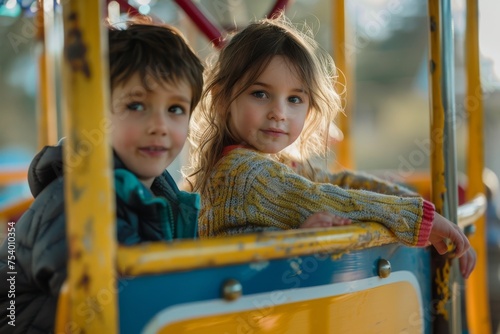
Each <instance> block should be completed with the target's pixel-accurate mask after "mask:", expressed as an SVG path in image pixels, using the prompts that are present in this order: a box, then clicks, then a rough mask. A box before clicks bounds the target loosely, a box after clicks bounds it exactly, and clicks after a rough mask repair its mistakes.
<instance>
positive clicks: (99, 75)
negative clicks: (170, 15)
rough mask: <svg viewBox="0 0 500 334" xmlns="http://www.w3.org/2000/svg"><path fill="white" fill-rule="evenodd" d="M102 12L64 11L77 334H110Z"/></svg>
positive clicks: (110, 221) (86, 7)
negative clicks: (78, 333) (79, 333)
mask: <svg viewBox="0 0 500 334" xmlns="http://www.w3.org/2000/svg"><path fill="white" fill-rule="evenodd" d="M103 9H104V1H99V0H89V1H79V0H68V1H65V2H64V4H63V20H64V61H63V87H64V89H65V91H64V94H63V97H64V100H63V102H64V103H63V105H64V114H65V116H66V117H65V121H66V122H65V124H64V125H65V128H64V133H65V136H66V140H65V142H64V177H65V184H64V185H65V205H66V217H67V225H68V228H67V238H68V247H69V264H68V288H69V292H68V293H69V301H70V324H71V326H72V328H73V331H75V332H81V333H110V334H113V333H117V332H118V329H117V310H116V307H117V306H116V294H115V290H114V289H113V286H114V284H115V275H114V268H115V252H116V237H115V236H116V232H115V228H116V227H115V208H114V199H115V197H114V194H113V192H112V179H111V149H110V146H109V144H108V143H109V141H108V138H107V136H108V134H107V127H106V125H107V118H106V111H107V110H108V108H109V105H110V103H109V74H108V68H107V67H108V63H107V57H106V56H104V55H105V54H106V48H107V33H106V32H105V28H104V25H103V23H102V22H103V20H102V10H103Z"/></svg>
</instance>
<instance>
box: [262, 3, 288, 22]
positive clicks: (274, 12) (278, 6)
mask: <svg viewBox="0 0 500 334" xmlns="http://www.w3.org/2000/svg"><path fill="white" fill-rule="evenodd" d="M287 4H288V0H276V3H275V4H274V7H273V8H272V9H271V11H270V12H269V14H267V18H268V19H274V18H275V17H276V16H278V15H279V14H280V13H281V12H284V11H285V7H286V5H287Z"/></svg>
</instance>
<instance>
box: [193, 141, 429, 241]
mask: <svg viewBox="0 0 500 334" xmlns="http://www.w3.org/2000/svg"><path fill="white" fill-rule="evenodd" d="M322 177H324V176H322ZM359 179H360V180H361V182H358V184H357V185H358V186H365V187H366V188H368V189H374V188H375V189H381V190H383V191H384V192H393V193H398V195H400V196H394V195H385V194H379V193H375V192H371V191H366V190H355V189H345V188H342V187H340V186H339V185H341V186H343V187H349V186H352V185H356V182H354V180H356V177H355V174H353V173H343V174H342V173H341V174H338V175H332V176H331V177H330V178H329V181H331V182H335V183H338V184H339V185H336V184H332V183H317V182H313V181H311V180H309V179H307V178H305V177H302V176H300V175H298V174H297V173H296V172H294V171H293V170H292V169H291V168H290V167H288V166H287V165H285V164H283V163H280V162H277V161H275V160H272V159H270V158H269V157H268V155H266V154H263V153H260V152H257V151H253V150H250V149H246V148H235V149H232V150H230V151H229V152H228V153H227V154H226V155H225V156H223V157H222V158H221V159H220V160H219V162H218V163H217V165H216V167H215V169H214V170H213V172H212V174H211V177H210V179H209V181H208V186H207V188H206V191H205V193H203V194H202V196H201V197H202V208H201V211H200V218H199V225H198V226H199V228H198V229H199V235H200V238H208V237H214V236H223V235H232V234H240V233H248V232H257V231H263V230H286V229H292V228H298V227H299V226H300V225H301V224H302V223H303V222H304V221H305V220H306V219H307V218H308V217H309V216H310V215H311V214H313V213H317V212H323V211H329V212H332V213H334V214H336V215H338V216H341V217H347V218H350V219H351V220H353V222H370V221H373V222H379V223H381V224H383V225H384V226H386V227H387V228H388V229H389V230H391V231H392V232H393V233H394V234H395V235H396V237H398V239H399V240H400V241H401V242H402V243H404V244H406V245H409V246H422V245H425V243H426V241H427V239H428V238H429V234H430V230H431V227H432V220H433V218H434V206H433V205H432V203H430V202H428V201H425V200H424V199H422V198H420V197H401V195H406V196H408V195H412V194H411V193H409V192H408V191H407V190H405V189H403V188H398V187H397V186H395V185H391V184H388V183H384V182H382V181H379V180H376V181H374V182H370V178H369V177H367V176H362V177H360V178H359Z"/></svg>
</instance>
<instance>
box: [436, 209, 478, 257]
mask: <svg viewBox="0 0 500 334" xmlns="http://www.w3.org/2000/svg"><path fill="white" fill-rule="evenodd" d="M446 239H450V240H451V242H452V243H453V244H454V245H455V250H454V252H455V256H456V257H461V256H462V255H463V254H464V253H465V252H466V251H467V250H468V249H469V248H470V243H469V240H468V239H467V237H466V236H465V234H464V233H463V232H462V230H460V227H458V225H456V224H453V223H452V222H451V221H449V220H448V219H446V218H444V217H443V216H441V215H440V214H439V213H437V212H435V213H434V220H433V222H432V229H431V234H430V236H429V242H430V243H431V244H432V245H433V246H434V248H436V250H437V251H438V253H439V254H441V255H443V254H445V253H447V252H448V244H447V243H446Z"/></svg>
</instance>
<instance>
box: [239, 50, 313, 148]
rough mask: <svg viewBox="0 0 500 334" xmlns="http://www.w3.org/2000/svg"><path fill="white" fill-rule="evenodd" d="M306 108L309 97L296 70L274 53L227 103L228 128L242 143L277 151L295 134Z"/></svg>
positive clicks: (294, 136)
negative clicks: (236, 95)
mask: <svg viewBox="0 0 500 334" xmlns="http://www.w3.org/2000/svg"><path fill="white" fill-rule="evenodd" d="M237 88H238V87H235V89H233V91H235V90H236V89H237ZM308 110H309V96H308V94H307V93H306V89H305V87H304V84H303V82H302V81H301V80H300V79H299V76H298V75H297V71H296V69H295V68H294V66H293V65H291V64H290V62H289V61H288V60H287V59H286V58H284V57H282V56H275V57H274V58H273V59H272V60H271V62H270V63H269V65H268V66H267V67H266V68H265V69H264V71H263V72H262V73H261V75H260V76H259V77H258V78H257V79H256V80H255V82H252V83H251V85H250V86H249V87H248V88H247V89H246V90H245V91H243V93H241V94H240V95H239V96H238V97H237V98H236V99H235V100H234V101H233V102H232V103H231V106H230V111H229V113H230V116H229V117H230V119H229V127H230V129H231V131H232V133H233V134H234V135H235V136H237V137H238V139H239V140H241V142H242V144H246V145H249V146H251V147H253V148H255V149H257V150H259V151H261V152H264V153H278V152H280V151H281V150H283V149H284V148H286V147H287V146H289V145H291V144H292V143H293V142H294V141H295V140H296V139H297V138H298V137H299V135H300V133H301V131H302V128H303V127H304V122H305V120H306V117H307V112H308Z"/></svg>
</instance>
